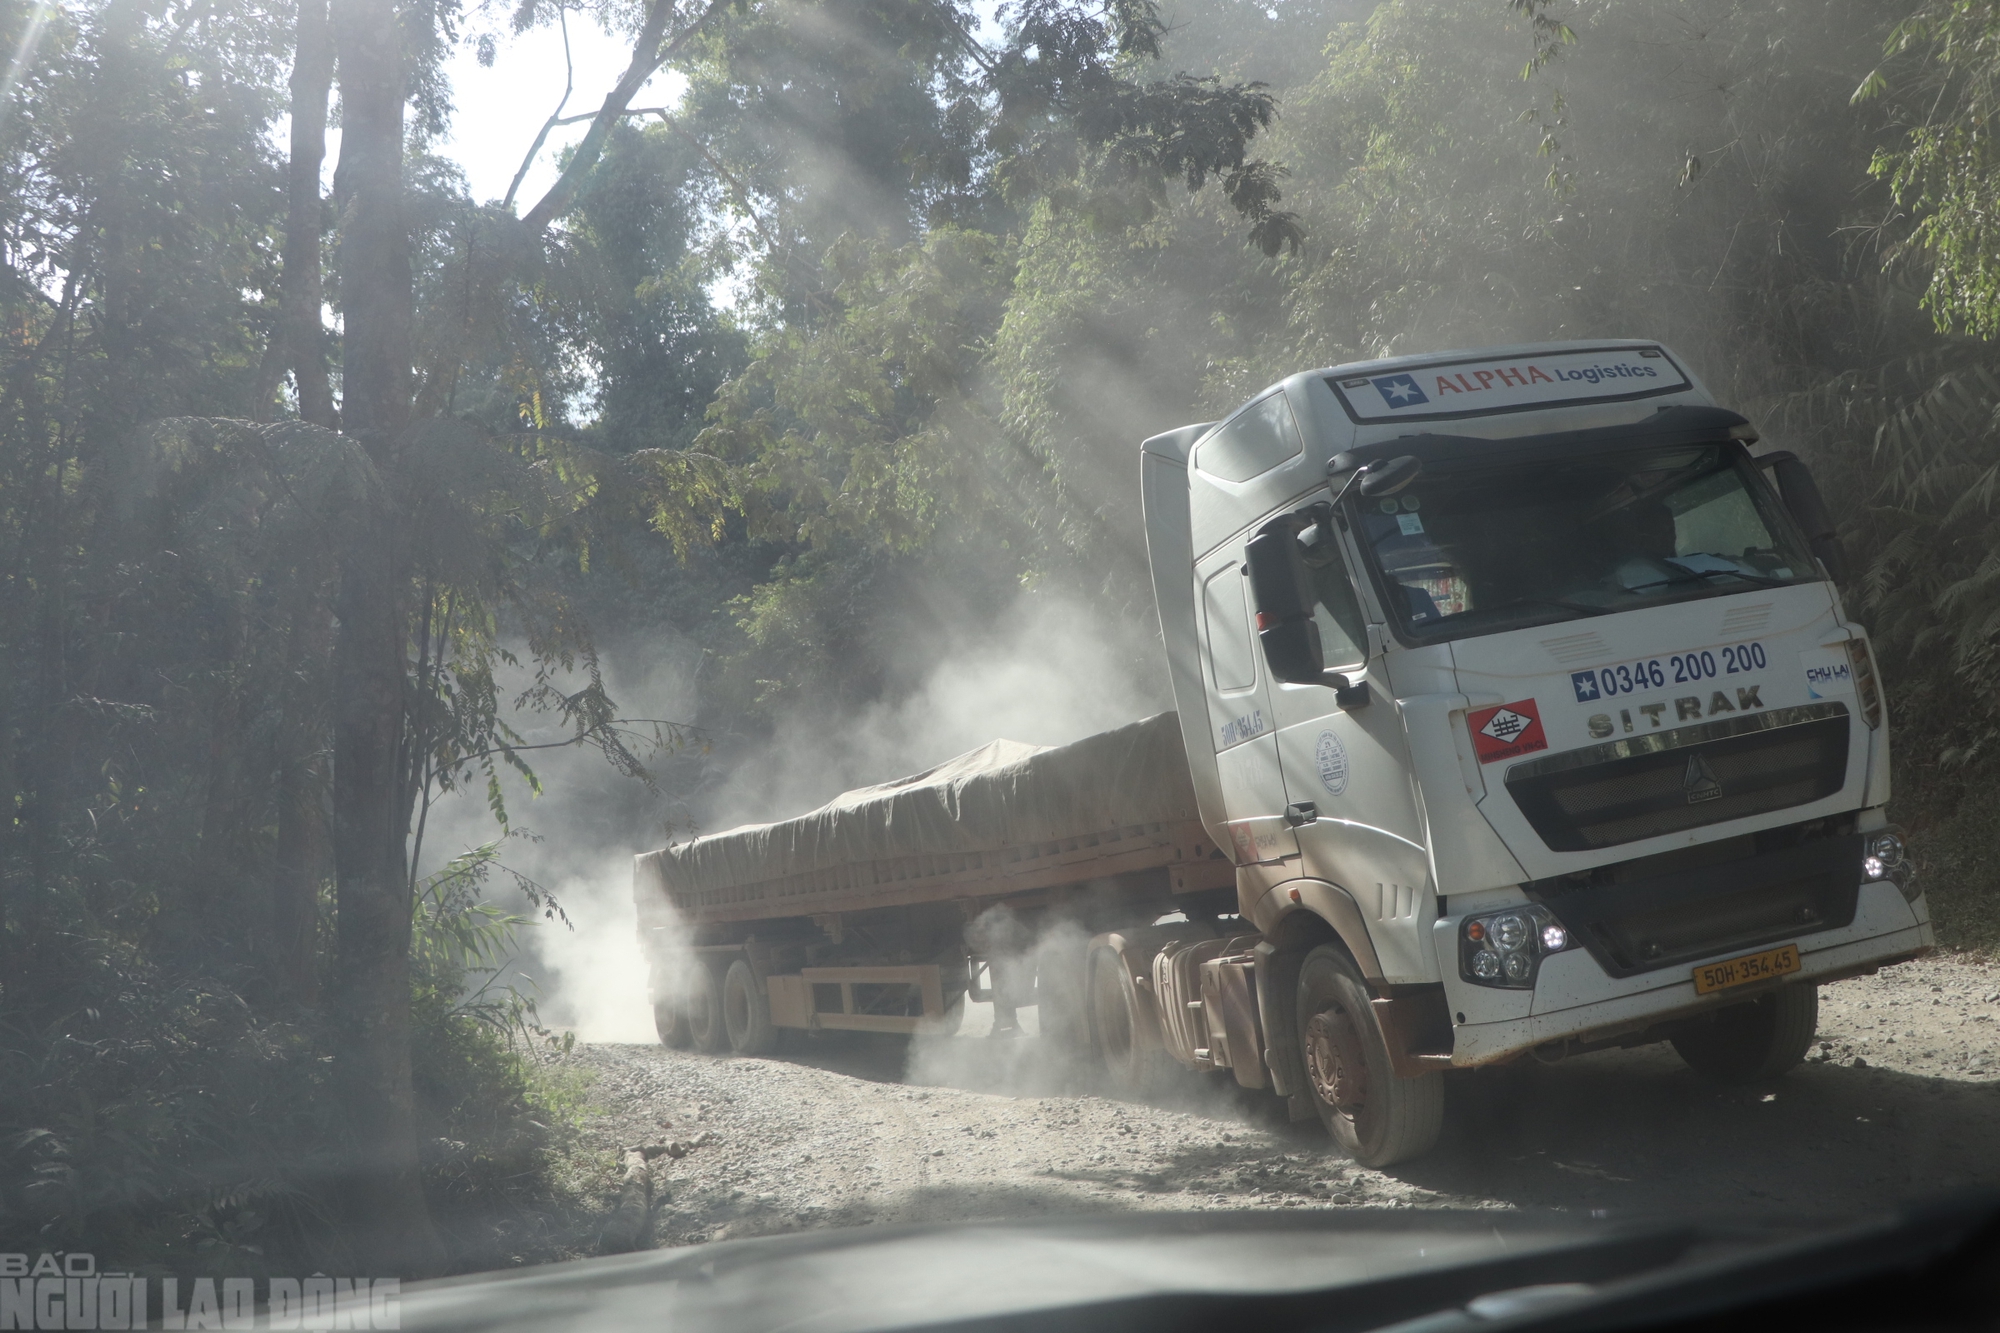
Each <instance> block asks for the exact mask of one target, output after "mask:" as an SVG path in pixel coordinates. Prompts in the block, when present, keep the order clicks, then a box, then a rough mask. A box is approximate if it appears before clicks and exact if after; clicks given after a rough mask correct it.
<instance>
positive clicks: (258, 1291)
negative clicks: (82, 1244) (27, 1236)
mask: <svg viewBox="0 0 2000 1333" xmlns="http://www.w3.org/2000/svg"><path fill="white" fill-rule="evenodd" d="M402 1303H403V1284H402V1281H401V1280H400V1279H398V1278H393V1277H382V1278H365V1277H328V1276H327V1275H326V1274H324V1273H315V1274H313V1275H312V1276H311V1277H304V1278H299V1277H273V1278H264V1279H257V1278H247V1277H225V1278H214V1277H197V1278H178V1277H163V1278H147V1277H141V1276H139V1275H137V1274H134V1273H126V1272H116V1273H114V1272H105V1271H100V1270H99V1269H98V1267H97V1256H95V1255H93V1254H87V1253H84V1252H82V1251H78V1250H70V1251H56V1252H54V1253H46V1252H45V1253H43V1254H40V1255H28V1254H6V1253H0V1330H7V1331H8V1333H12V1330H16V1329H21V1330H26V1329H36V1330H41V1329H82V1330H87V1331H88V1330H97V1329H120V1330H127V1329H144V1328H153V1327H158V1328H164V1329H197V1328H200V1329H208V1328H220V1329H230V1328H286V1329H321V1328H401V1327H402V1326H403V1317H402ZM155 1319H157V1320H158V1323H157V1324H155V1323H154V1320H155Z"/></svg>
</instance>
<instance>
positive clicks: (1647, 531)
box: [1142, 341, 1932, 1161]
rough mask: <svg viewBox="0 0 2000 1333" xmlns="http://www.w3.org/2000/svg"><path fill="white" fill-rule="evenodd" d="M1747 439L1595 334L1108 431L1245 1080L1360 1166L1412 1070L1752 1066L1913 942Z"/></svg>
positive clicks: (1805, 500)
mask: <svg viewBox="0 0 2000 1333" xmlns="http://www.w3.org/2000/svg"><path fill="white" fill-rule="evenodd" d="M1757 439H1758V437H1757V433H1756V431H1755V430H1754V429H1753V428H1752V427H1751V425H1750V423H1749V422H1748V421H1746V420H1745V419H1744V418H1743V417H1741V416H1739V415H1738V414H1736V413H1734V412H1730V411H1728V410H1726V409H1724V408H1721V407H1719V406H1717V405H1716V404H1715V403H1714V401H1713V400H1712V399H1711V397H1710V396H1709V394H1708V392H1707V391H1706V390H1705V389H1704V388H1703V386H1702V385H1701V383H1700V382H1699V380H1698V379H1697V378H1696V377H1695V375H1694V374H1693V373H1692V371H1690V370H1689V369H1688V368H1687V366H1686V365H1685V364H1684V363H1683V362H1682V361H1681V360H1680V358H1678V357H1677V356H1675V355H1674V354H1673V352H1672V351H1671V350H1669V349H1668V348H1666V347H1663V346H1661V345H1659V344H1657V343H1652V342H1645V341H1611V342H1601V343H1545V344H1535V345H1529V346H1518V347H1502V348H1488V349H1478V350H1470V351H1458V352H1447V353H1439V354H1434V355H1425V356H1410V357H1398V358H1393V359H1387V360H1380V361H1370V362H1362V363H1357V364H1353V365H1346V366H1338V367H1333V368H1329V369H1322V370H1315V371H1310V372H1306V373H1302V374H1297V375H1293V376H1291V377H1290V378H1288V379H1286V380H1284V381H1283V382H1282V383H1279V384H1277V385H1274V386H1272V387H1270V388H1269V389H1267V390H1265V391H1264V392H1263V393H1261V394H1259V395H1257V396H1256V397H1255V398H1254V399H1252V400H1251V401H1250V402H1249V403H1247V404H1246V405H1244V406H1243V407H1241V408H1240V409H1238V410H1237V411H1236V412H1235V413H1233V414H1231V415H1230V416H1229V417H1228V418H1227V419H1226V420H1224V421H1222V422H1219V423H1214V424H1211V425H1203V426H1194V427H1187V428H1183V429H1182V430H1179V431H1173V432H1169V433H1167V434H1165V435H1161V436H1156V437H1154V438H1153V439H1150V440H1148V441H1146V442H1145V444H1144V446H1143V454H1142V457H1143V468H1142V474H1143V489H1144V496H1145V505H1146V527H1147V533H1148V542H1149V555H1150V560H1151V564H1152V571H1153V577H1154V582H1155V591H1156V594H1157V597H1158V601H1159V607H1160V618H1161V624H1162V628H1163V631H1164V639H1165V644H1166V649H1167V653H1168V658H1169V664H1170V668H1171V675H1172V680H1173V686H1174V691H1175V695H1176V702H1177V705H1178V712H1179V717H1180V722H1181V727H1182V732H1183V739H1184V742H1185V745H1186V749H1187V754H1188V761H1189V765H1190V769H1191V774H1192V778H1193V782H1194V788H1195V793H1196V796H1197V799H1198V801H1199V804H1200V808H1201V812H1202V819H1203V822H1204V824H1205V825H1206V826H1207V827H1208V830H1209V832H1210V835H1211V836H1212V837H1213V838H1214V839H1215V841H1216V843H1217V845H1218V846H1220V847H1223V848H1226V849H1229V851H1230V853H1231V854H1232V856H1233V857H1234V860H1235V865H1236V875H1237V894H1238V908H1239V914H1240V916H1241V918H1242V920H1243V922H1244V923H1245V924H1246V925H1247V926H1249V927H1253V928H1254V929H1255V930H1257V931H1258V932H1260V933H1261V936H1262V939H1263V943H1261V944H1260V945H1259V946H1258V948H1259V950H1260V958H1261V959H1262V961H1261V963H1260V966H1259V970H1258V977H1257V985H1258V987H1259V993H1260V999H1261V1000H1263V1001H1264V1002H1265V1005H1266V1009H1267V1014H1266V1022H1265V1029H1266V1031H1267V1033H1268V1036H1267V1046H1268V1049H1267V1052H1266V1056H1267V1060H1268V1061H1269V1064H1270V1067H1271V1071H1272V1077H1273V1081H1274V1083H1275V1084H1276V1085H1277V1087H1278V1090H1279V1091H1280V1092H1285V1093H1288V1094H1290V1095H1292V1096H1293V1097H1294V1098H1295V1106H1299V1105H1301V1104H1303V1105H1305V1106H1308V1107H1311V1108H1314V1109H1317V1110H1318V1112H1319V1114H1320V1115H1321V1116H1322V1117H1323V1118H1326V1119H1327V1120H1328V1124H1329V1127H1330V1128H1331V1129H1333V1131H1334V1133H1335V1135H1336V1137H1337V1138H1340V1139H1341V1140H1342V1141H1343V1142H1344V1143H1346V1144H1347V1146H1349V1147H1350V1149H1353V1150H1355V1151H1356V1153H1357V1155H1359V1156H1362V1157H1363V1158H1364V1160H1369V1159H1372V1160H1377V1161H1381V1160H1393V1159H1394V1158H1395V1157H1397V1156H1408V1155H1412V1153H1413V1152H1415V1151H1421V1147H1422V1146H1427V1136H1428V1137H1434V1135H1435V1132H1436V1116H1437V1112H1436V1103H1437V1101H1438V1098H1439V1096H1440V1094H1439V1092H1438V1091H1437V1088H1436V1084H1437V1076H1438V1074H1439V1073H1440V1072H1441V1071H1442V1070H1445V1069H1448V1068H1453V1067H1459V1068H1462V1067H1468V1066H1476V1065H1482V1064H1490V1063H1494V1062H1498V1061H1505V1060H1509V1059H1513V1058H1517V1057H1519V1056H1521V1055H1523V1054H1525V1053H1528V1052H1531V1051H1532V1052H1534V1053H1536V1054H1537V1055H1539V1056H1541V1057H1542V1058H1554V1057H1557V1056H1561V1055H1564V1054H1568V1053H1574V1052H1579V1051H1587V1050H1592V1049H1600V1048H1603V1047H1605V1046H1611V1045H1630V1044H1636V1043H1640V1042H1649V1041H1661V1040H1668V1041H1672V1042H1673V1043H1674V1044H1675V1046H1676V1048H1677V1049H1679V1050H1680V1051H1681V1053H1682V1055H1683V1056H1684V1057H1685V1058H1687V1060H1688V1062H1689V1063H1690V1064H1691V1065H1693V1066H1694V1067H1695V1068H1696V1069H1698V1070H1701V1071H1702V1072H1705V1073H1708V1074H1711V1075H1713V1076H1715V1077H1719V1078H1725V1079H1745V1078H1758V1077H1767V1076H1771V1075H1774V1074H1776V1073H1779V1072H1782V1070H1783V1068H1784V1067H1788V1065H1789V1064H1791V1063H1795V1062H1796V1061H1797V1060H1798V1059H1799V1058H1801V1057H1803V1055H1804V1053H1805V1050H1806V1046H1807V1044H1808V1043H1809V1042H1810V1039H1811V1036H1812V1032H1813V1025H1814V1023H1815V1021H1816V994H1817V991H1816V987H1817V985H1818V983H1820V982H1823V981H1826V980H1830V979H1833V978H1837V977H1841V976H1849V975H1854V974H1856V973H1858V972H1863V971H1870V970H1873V969H1875V968H1877V967H1879V966H1882V965H1884V964H1885V963H1888V962H1892V961H1898V960H1901V959H1906V958H1910V957H1914V956H1916V955H1918V954H1920V953H1922V952H1924V951H1927V950H1928V949H1929V948H1930V946H1931V944H1932V934H1931V928H1930V924H1929V916H1928V912H1927V909H1926V905H1925V902H1924V899H1923V896H1922V893H1921V890H1920V886H1919V885H1918V884H1917V883H1916V880H1915V878H1914V875H1913V872H1912V868H1911V865H1910V862H1909V859H1908V857H1907V855H1906V854H1905V852H1904V849H1903V844H1902V841H1901V837H1900V834H1899V832H1898V831H1897V830H1896V829H1894V828H1893V827H1892V826H1891V825H1890V823H1889V820H1888V817H1887V813H1886V806H1887V803H1888V800H1889V748H1888V745H1889V742H1888V719H1887V717H1886V714H1885V711H1884V708H1883V702H1882V691H1881V686H1880V683H1879V680H1878V678H1877V676H1876V671H1875V665H1874V659H1873V655H1872V653H1871V651H1870V648H1869V645H1868V639H1867V635H1866V633H1865V631H1864V630H1863V629H1862V628H1861V627H1860V626H1858V625H1856V624H1855V623H1853V621H1852V620H1851V619H1850V618H1849V617H1848V616H1847V614H1846V613H1845V611H1844V610H1843V608H1842V605H1841V601H1840V596H1839V593H1838V590H1837V588H1836V587H1835V584H1834V578H1835V576H1836V575H1837V574H1838V572H1839V571H1838V568H1837V565H1838V562H1839V560H1840V553H1839V548H1838V541H1837V539H1836V538H1835V537H1834V536H1833V533H1832V524H1831V523H1830V521H1829V520H1828V519H1827V517H1826V511H1825V506H1824V505H1823V503H1821V501H1820V497H1819V495H1818V493H1817V490H1816V489H1815V487H1814V485H1813V481H1812V478H1811V475H1810V473H1809V472H1808V471H1807V470H1806V468H1805V466H1804V465H1803V464H1802V463H1800V462H1799V461H1798V460H1797V459H1795V458H1793V457H1791V456H1790V455H1788V454H1773V453H1765V454H1762V455H1759V454H1758V453H1756V452H1753V450H1752V446H1753V445H1755V444H1756V443H1757ZM1314 960H1318V961H1317V962H1315V961H1314ZM1315 969H1317V970H1315ZM1343 987H1345V989H1344V990H1343ZM1342 996H1346V998H1345V999H1344V1000H1343V999H1342V998H1341V997H1342ZM1314 1004H1324V1005H1326V1006H1328V1007H1327V1008H1326V1009H1325V1013H1324V1014H1322V1015H1320V1017H1323V1018H1325V1021H1323V1022H1319V1026H1318V1027H1317V1028H1315V1027H1314V1023H1315V1022H1316V1021H1318V1019H1316V1017H1315V1015H1314V1014H1312V1013H1307V1012H1305V1011H1306V1010H1307V1009H1310V1008H1312V1006H1313V1005H1314ZM1288 1008H1295V1009H1297V1013H1296V1014H1293V1015H1291V1017H1292V1018H1293V1019H1294V1020H1295V1021H1285V1015H1284V1014H1283V1011H1284V1010H1286V1009H1288ZM1327 1015H1330V1017H1327ZM1385 1061H1386V1068H1385ZM1391 1075H1392V1077H1391ZM1371 1136H1372V1137H1371Z"/></svg>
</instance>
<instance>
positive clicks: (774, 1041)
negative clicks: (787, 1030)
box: [722, 958, 778, 1055]
mask: <svg viewBox="0 0 2000 1333" xmlns="http://www.w3.org/2000/svg"><path fill="white" fill-rule="evenodd" d="M722 1026H723V1027H724V1028H725V1029H727V1030H728V1032H729V1049H730V1050H732V1051H735V1052H736V1053H737V1054H738V1055H768V1054H770V1053H771V1051H773V1050H775V1049H776V1048H777V1045H778V1029H777V1028H775V1027H773V1026H772V1025H771V997H770V996H769V995H768V994H766V993H765V990H764V988H763V987H762V986H760V985H758V984H757V974H756V973H755V972H753V971H751V970H750V964H749V962H748V960H746V959H742V958H739V959H737V960H736V961H735V962H733V963H731V964H730V965H729V972H728V974H727V975H726V976H724V977H723V978H722Z"/></svg>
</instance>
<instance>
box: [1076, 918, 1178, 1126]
mask: <svg viewBox="0 0 2000 1333" xmlns="http://www.w3.org/2000/svg"><path fill="white" fill-rule="evenodd" d="M1085 986H1086V991H1085V995H1084V1000H1085V1007H1086V1011H1087V1013H1088V1014H1089V1020H1090V1041H1091V1045H1092V1047H1093V1048H1095V1050H1096V1051H1097V1057H1098V1059H1099V1060H1101V1061H1102V1062H1103V1064H1104V1072H1105V1073H1106V1074H1108V1075H1110V1078H1111V1083H1112V1086H1114V1087H1115V1088H1117V1089H1118V1090H1119V1091H1120V1092H1123V1093H1126V1094H1129V1095H1131V1096H1135V1097H1143V1096H1145V1095H1146V1094H1147V1093H1149V1092H1151V1091H1153V1090H1154V1089H1155V1088H1157V1087H1158V1086H1159V1085H1160V1083H1161V1082H1162V1079H1161V1075H1162V1074H1163V1073H1164V1072H1165V1070H1164V1068H1163V1066H1164V1065H1165V1063H1166V1060H1167V1055H1166V1052H1164V1051H1160V1050H1156V1049H1153V1048H1152V1047H1150V1046H1148V1045H1147V1044H1146V1042H1145V1041H1144V1040H1143V1039H1141V1037H1140V1035H1139V1034H1140V1032H1141V1031H1142V1030H1143V1025H1144V1022H1145V1015H1144V1014H1143V1012H1142V1011H1141V1010H1140V1008H1139V1004H1140V1001H1139V988H1138V987H1137V986H1135V985H1133V984H1132V977H1131V974H1130V973H1128V972H1126V970H1125V962H1124V960H1123V959H1121V958H1119V956H1118V953H1117V951H1116V950H1114V949H1109V948H1105V947H1103V946H1101V945H1100V946H1099V947H1098V948H1096V949H1094V950H1092V951H1091V954H1090V969H1089V978H1088V980H1087V981H1086V982H1085Z"/></svg>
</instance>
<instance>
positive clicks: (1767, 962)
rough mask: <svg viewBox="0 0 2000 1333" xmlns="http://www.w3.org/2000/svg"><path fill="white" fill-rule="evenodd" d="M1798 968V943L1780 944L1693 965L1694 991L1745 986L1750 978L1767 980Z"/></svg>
mask: <svg viewBox="0 0 2000 1333" xmlns="http://www.w3.org/2000/svg"><path fill="white" fill-rule="evenodd" d="M1798 970H1799V946H1798V945H1796V944H1784V945H1780V946H1779V947H1777V948H1775V949H1766V950H1764V952H1762V953H1748V954H1744V955H1743V956H1742V957H1741V958H1731V959H1729V960H1728V961H1727V962H1722V963H1708V964H1706V965H1704V966H1702V967H1697V968H1696V969H1695V970H1694V993H1695V994H1696V995H1706V994H1708V993H1709V992H1710V991H1719V990H1728V989H1729V988H1730V987H1731V986H1747V985H1749V984H1750V983H1751V982H1753V981H1769V980H1770V979H1771V978H1772V977H1782V976H1784V975H1785V974H1786V973H1787V972H1796V971H1798Z"/></svg>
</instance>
